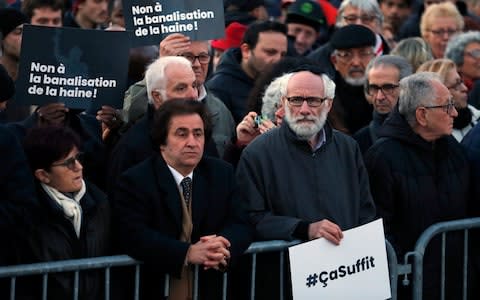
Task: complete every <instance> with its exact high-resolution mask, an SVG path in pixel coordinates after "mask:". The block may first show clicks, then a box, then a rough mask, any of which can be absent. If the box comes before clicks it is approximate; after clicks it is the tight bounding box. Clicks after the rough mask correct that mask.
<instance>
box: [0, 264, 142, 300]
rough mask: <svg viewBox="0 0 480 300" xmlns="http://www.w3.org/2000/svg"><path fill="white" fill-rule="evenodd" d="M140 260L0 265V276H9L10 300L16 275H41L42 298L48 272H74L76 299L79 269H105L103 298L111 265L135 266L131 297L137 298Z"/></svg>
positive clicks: (45, 297) (44, 294)
mask: <svg viewBox="0 0 480 300" xmlns="http://www.w3.org/2000/svg"><path fill="white" fill-rule="evenodd" d="M140 265H141V262H139V261H137V260H134V259H133V258H131V257H130V256H128V255H116V256H103V257H95V258H82V259H72V260H63V261H52V262H45V263H35V264H26V265H14V266H6V267H0V278H5V277H9V278H10V300H14V299H16V298H15V292H16V291H15V285H16V279H17V277H23V276H29V275H43V276H42V300H47V299H48V291H47V285H48V275H49V274H50V273H60V272H74V295H73V296H72V297H73V299H74V300H77V299H78V293H79V289H78V284H79V274H80V271H85V270H93V269H105V299H106V300H109V299H110V270H111V268H113V267H123V266H135V279H134V280H135V287H134V296H133V299H135V300H138V299H139V294H140V293H139V288H140Z"/></svg>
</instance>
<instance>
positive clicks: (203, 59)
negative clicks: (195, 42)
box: [180, 53, 210, 64]
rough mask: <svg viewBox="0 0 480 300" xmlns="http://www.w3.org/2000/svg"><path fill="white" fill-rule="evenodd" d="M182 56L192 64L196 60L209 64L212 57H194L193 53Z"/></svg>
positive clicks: (206, 55) (204, 55) (203, 55)
mask: <svg viewBox="0 0 480 300" xmlns="http://www.w3.org/2000/svg"><path fill="white" fill-rule="evenodd" d="M180 56H183V57H185V58H186V59H188V60H189V61H190V62H191V63H192V64H193V63H194V62H195V60H196V59H198V62H199V63H201V64H208V63H209V62H210V55H208V54H206V53H202V54H200V55H193V54H191V53H185V54H181V55H180Z"/></svg>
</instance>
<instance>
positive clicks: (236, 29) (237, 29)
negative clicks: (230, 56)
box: [211, 22, 247, 51]
mask: <svg viewBox="0 0 480 300" xmlns="http://www.w3.org/2000/svg"><path fill="white" fill-rule="evenodd" d="M246 30H247V26H246V25H243V24H240V23H238V22H232V23H230V24H229V25H228V26H227V28H225V38H223V39H218V40H212V42H211V45H212V48H215V49H220V50H223V51H226V50H227V49H229V48H235V47H239V46H240V44H241V43H242V39H243V34H244V33H245V31H246Z"/></svg>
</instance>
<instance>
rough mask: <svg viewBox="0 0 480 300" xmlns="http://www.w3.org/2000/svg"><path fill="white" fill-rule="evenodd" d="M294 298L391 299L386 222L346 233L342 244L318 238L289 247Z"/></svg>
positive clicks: (371, 224)
mask: <svg viewBox="0 0 480 300" xmlns="http://www.w3.org/2000/svg"><path fill="white" fill-rule="evenodd" d="M289 255H290V268H291V276H292V289H293V298H294V299H298V300H300V299H301V300H307V299H329V300H331V299H334V300H335V299H342V300H348V299H369V300H384V299H388V298H390V297H391V295H390V281H389V275H388V261H387V253H386V248H385V236H384V232H383V224H382V220H381V219H378V220H376V221H373V222H370V223H368V224H365V225H363V226H359V227H356V228H353V229H350V230H347V231H344V232H343V239H342V241H341V242H340V245H338V246H337V245H334V244H332V243H331V242H329V241H327V240H326V239H323V238H321V239H316V240H313V241H310V242H307V243H303V244H300V245H297V246H293V247H290V248H289Z"/></svg>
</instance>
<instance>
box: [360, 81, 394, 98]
mask: <svg viewBox="0 0 480 300" xmlns="http://www.w3.org/2000/svg"><path fill="white" fill-rule="evenodd" d="M398 87H399V85H398V84H393V83H385V84H382V85H376V84H367V86H366V87H365V91H366V92H367V94H368V95H370V96H374V95H376V94H377V93H378V91H380V90H381V91H382V93H383V94H384V95H392V94H393V92H395V90H396V89H397V88H398Z"/></svg>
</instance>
